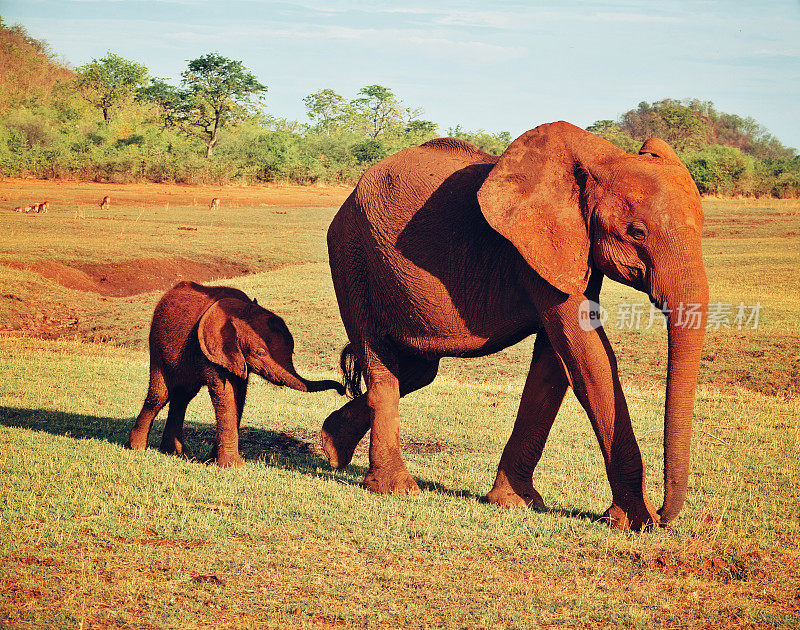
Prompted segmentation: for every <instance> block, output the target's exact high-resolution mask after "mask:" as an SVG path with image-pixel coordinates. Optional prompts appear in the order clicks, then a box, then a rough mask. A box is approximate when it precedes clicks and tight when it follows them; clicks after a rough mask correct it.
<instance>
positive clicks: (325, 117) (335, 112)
mask: <svg viewBox="0 0 800 630" xmlns="http://www.w3.org/2000/svg"><path fill="white" fill-rule="evenodd" d="M303 103H304V104H305V106H306V112H307V115H308V117H309V118H310V119H311V120H313V121H315V122H316V123H317V124H316V128H317V129H319V130H320V131H321V132H322V133H324V134H325V135H326V136H330V135H331V133H333V132H335V131H336V130H337V127H338V126H339V125H340V124H341V122H342V119H343V118H344V117H345V116H346V110H347V101H346V100H345V98H344V97H343V96H341V95H340V94H338V93H337V92H335V91H334V90H331V89H327V88H326V89H323V90H318V91H317V92H314V93H313V94H309V95H308V96H306V97H305V98H304V99H303Z"/></svg>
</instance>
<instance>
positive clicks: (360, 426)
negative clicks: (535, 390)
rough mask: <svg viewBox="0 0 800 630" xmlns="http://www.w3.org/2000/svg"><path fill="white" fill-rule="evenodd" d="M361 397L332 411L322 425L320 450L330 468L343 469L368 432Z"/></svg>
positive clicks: (368, 424) (366, 417) (366, 416)
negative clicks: (323, 453)
mask: <svg viewBox="0 0 800 630" xmlns="http://www.w3.org/2000/svg"><path fill="white" fill-rule="evenodd" d="M365 398H366V397H364V396H362V397H359V398H356V399H355V400H352V401H350V402H349V403H347V404H346V405H345V406H344V407H342V408H341V409H339V410H337V411H334V412H333V413H332V414H331V415H329V416H328V417H327V418H326V419H325V422H324V423H323V424H322V430H321V431H320V438H321V441H322V450H323V451H324V452H325V456H326V457H327V458H328V462H330V465H331V467H333V468H336V469H337V470H338V469H341V468H344V467H345V466H347V465H348V464H349V463H350V460H352V459H353V453H354V452H355V450H356V447H357V446H358V443H359V442H360V441H361V439H362V438H363V437H364V436H365V435H366V434H367V431H369V426H370V423H369V416H368V414H367V413H366V407H365V405H364V400H362V399H365Z"/></svg>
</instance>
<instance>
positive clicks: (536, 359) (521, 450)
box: [487, 332, 569, 508]
mask: <svg viewBox="0 0 800 630" xmlns="http://www.w3.org/2000/svg"><path fill="white" fill-rule="evenodd" d="M568 387H569V381H568V380H567V375H566V371H565V370H564V367H563V365H562V364H561V360H560V359H559V358H558V355H557V354H556V353H555V351H554V350H553V348H552V346H551V345H550V341H549V340H548V338H547V336H546V335H545V333H543V332H542V333H539V335H538V336H537V338H536V344H535V345H534V349H533V359H532V361H531V369H530V372H529V373H528V378H527V380H526V381H525V388H524V390H523V391H522V400H521V401H520V405H519V412H518V413H517V420H516V422H515V423H514V429H513V431H512V432H511V437H510V438H509V439H508V443H507V444H506V447H505V449H504V450H503V455H502V456H501V457H500V465H499V466H498V468H497V477H496V478H495V481H494V487H493V488H492V489H491V491H490V492H489V494H488V495H487V499H488V501H489V503H494V504H496V505H502V506H505V507H517V506H520V507H524V506H526V505H527V506H530V507H534V508H543V507H544V501H543V500H542V497H541V495H540V494H539V493H538V492H536V490H535V489H534V487H533V470H534V468H536V464H537V463H539V458H540V457H541V456H542V450H543V449H544V444H545V442H546V441H547V436H548V434H549V433H550V428H551V427H552V426H553V421H554V420H555V418H556V414H558V410H559V408H560V407H561V403H562V402H563V400H564V395H565V394H566V392H567V388H568Z"/></svg>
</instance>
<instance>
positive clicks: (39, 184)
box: [0, 178, 353, 212]
mask: <svg viewBox="0 0 800 630" xmlns="http://www.w3.org/2000/svg"><path fill="white" fill-rule="evenodd" d="M33 188H35V189H36V191H37V194H40V195H44V196H45V197H46V199H37V200H35V201H37V202H41V201H49V202H50V203H51V204H65V203H68V204H70V205H75V204H81V205H84V204H85V205H86V206H93V207H94V208H95V209H96V210H97V211H98V212H100V202H101V200H102V199H103V197H104V196H105V195H109V196H110V197H111V204H112V207H113V205H115V204H123V205H125V204H153V205H154V204H166V203H174V204H176V205H202V206H208V204H209V203H210V202H211V199H212V198H214V197H219V198H220V199H221V200H222V202H221V206H220V211H224V209H225V207H226V206H233V207H239V206H288V207H301V206H340V205H341V204H342V203H343V202H344V200H345V199H347V196H348V195H349V194H350V192H351V191H352V190H353V188H352V186H351V187H347V186H327V185H319V186H318V185H314V186H298V185H292V184H265V185H261V186H189V185H183V184H153V183H151V182H147V183H142V184H100V183H96V182H79V181H49V180H33V179H16V178H9V179H4V180H2V182H0V204H2V206H3V207H4V206H9V207H8V208H7V209H12V208H13V207H14V206H13V205H11V204H10V203H8V202H10V201H11V200H14V199H17V198H20V197H26V196H27V195H28V193H29V192H30V191H31V189H33ZM33 202H34V200H31V201H30V202H29V203H33Z"/></svg>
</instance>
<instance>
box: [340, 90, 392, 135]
mask: <svg viewBox="0 0 800 630" xmlns="http://www.w3.org/2000/svg"><path fill="white" fill-rule="evenodd" d="M358 93H359V94H360V97H359V98H356V99H354V100H353V101H351V103H350V105H351V107H352V108H353V111H354V112H355V114H356V115H357V116H358V118H359V119H360V120H361V122H362V126H363V128H364V132H365V133H366V135H368V136H369V137H371V138H377V137H378V136H379V135H381V134H382V133H384V132H385V131H387V130H388V129H390V128H392V127H396V126H398V125H401V124H402V122H403V108H402V106H401V104H400V101H399V100H397V97H396V96H395V95H394V92H392V90H390V89H389V88H387V87H384V86H382V85H368V86H366V87H363V88H361V89H360V90H359V91H358Z"/></svg>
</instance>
